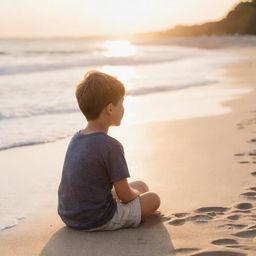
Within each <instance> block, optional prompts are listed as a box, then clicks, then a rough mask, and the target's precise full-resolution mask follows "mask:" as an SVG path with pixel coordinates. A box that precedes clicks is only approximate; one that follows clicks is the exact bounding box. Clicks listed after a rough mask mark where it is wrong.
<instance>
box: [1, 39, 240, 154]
mask: <svg viewBox="0 0 256 256" xmlns="http://www.w3.org/2000/svg"><path fill="white" fill-rule="evenodd" d="M240 59H241V56H238V55H235V54H233V53H232V54H231V53H230V52H225V51H219V50H218V49H217V50H213V49H203V48H198V47H186V46H179V43H177V45H175V44H162V43H161V44H158V43H157V42H155V43H152V42H151V43H150V44H147V43H139V44H133V43H131V42H130V41H128V40H105V41H104V40H92V39H86V38H85V39H0V81H1V82H0V96H1V97H0V150H5V149H8V148H12V147H19V146H24V145H32V144H38V143H47V142H51V141H56V140H58V139H62V138H65V137H68V136H70V135H72V134H73V133H74V132H75V131H76V130H77V127H81V128H82V127H84V126H85V124H86V121H85V119H84V117H83V116H82V115H81V113H80V111H79V108H78V105H77V102H76V98H75V86H76V84H77V83H78V82H79V81H80V80H82V78H83V76H84V74H85V73H86V72H87V71H88V70H91V69H96V70H100V71H103V72H107V73H110V74H112V75H114V76H116V77H117V78H118V79H120V80H121V81H122V82H123V83H124V84H125V86H126V90H127V97H134V98H135V97H137V96H143V95H148V94H154V93H159V92H166V91H175V90H182V89H183V90H184V89H186V88H190V87H195V86H207V85H211V84H216V83H220V82H223V79H224V78H223V77H221V76H219V71H220V69H221V67H223V66H224V65H226V64H228V63H231V62H235V61H239V60H240ZM130 121H132V120H130ZM128 122H129V121H128Z"/></svg>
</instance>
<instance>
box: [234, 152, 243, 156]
mask: <svg viewBox="0 0 256 256" xmlns="http://www.w3.org/2000/svg"><path fill="white" fill-rule="evenodd" d="M244 155H245V153H237V154H234V156H244Z"/></svg>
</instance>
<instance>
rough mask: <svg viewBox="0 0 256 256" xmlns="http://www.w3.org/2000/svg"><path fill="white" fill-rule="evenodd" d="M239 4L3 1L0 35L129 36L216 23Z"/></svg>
mask: <svg viewBox="0 0 256 256" xmlns="http://www.w3.org/2000/svg"><path fill="white" fill-rule="evenodd" d="M238 2H240V1H239V0H214V1H207V0H42V1H39V0H1V8H0V17H1V22H0V37H40V36H43V37H47V36H83V35H99V34H117V35H122V34H127V33H136V32H148V31H156V30H162V29H167V28H170V27H173V26H175V25H177V24H186V25H187V24H195V23H202V22H205V21H211V20H217V19H220V18H222V17H224V16H225V14H226V13H227V12H228V11H229V10H230V9H231V8H232V7H233V6H234V5H235V4H237V3H238Z"/></svg>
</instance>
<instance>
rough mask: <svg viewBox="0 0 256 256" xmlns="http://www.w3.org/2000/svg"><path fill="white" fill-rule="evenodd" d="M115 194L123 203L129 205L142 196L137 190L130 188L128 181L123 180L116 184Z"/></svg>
mask: <svg viewBox="0 0 256 256" xmlns="http://www.w3.org/2000/svg"><path fill="white" fill-rule="evenodd" d="M114 187H115V192H116V195H117V197H118V199H120V200H121V201H122V202H123V203H128V202H130V201H132V200H133V199H135V198H136V197H137V196H139V195H140V192H139V191H138V190H137V189H134V188H132V187H130V186H129V184H128V182H127V179H122V180H119V181H116V182H114Z"/></svg>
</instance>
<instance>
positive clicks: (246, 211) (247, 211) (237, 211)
mask: <svg viewBox="0 0 256 256" xmlns="http://www.w3.org/2000/svg"><path fill="white" fill-rule="evenodd" d="M250 212H251V211H250V210H234V211H231V213H250Z"/></svg>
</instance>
